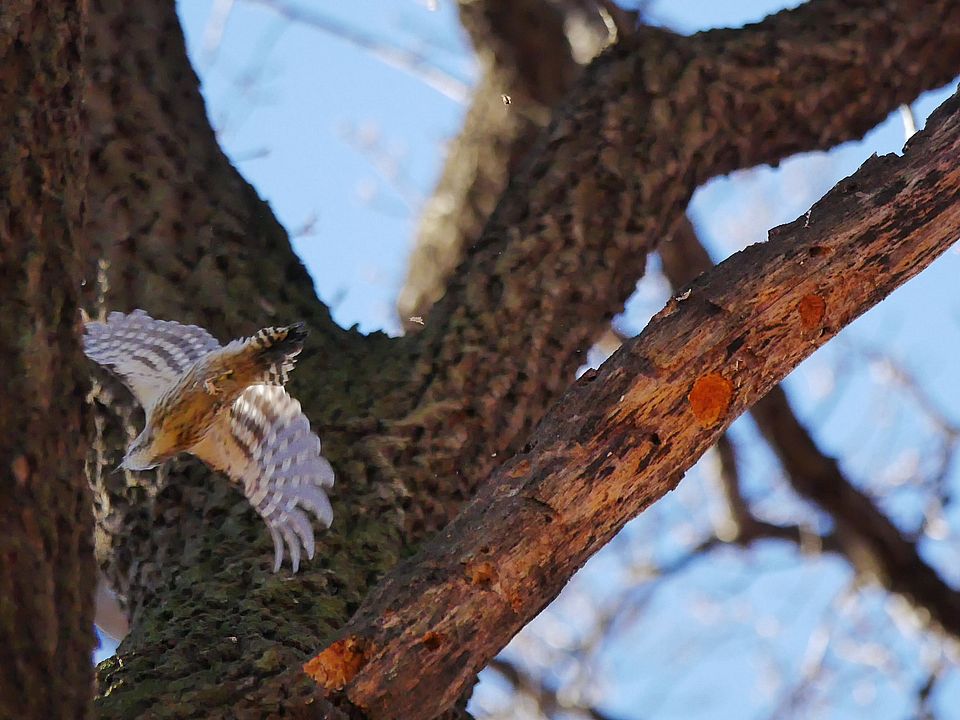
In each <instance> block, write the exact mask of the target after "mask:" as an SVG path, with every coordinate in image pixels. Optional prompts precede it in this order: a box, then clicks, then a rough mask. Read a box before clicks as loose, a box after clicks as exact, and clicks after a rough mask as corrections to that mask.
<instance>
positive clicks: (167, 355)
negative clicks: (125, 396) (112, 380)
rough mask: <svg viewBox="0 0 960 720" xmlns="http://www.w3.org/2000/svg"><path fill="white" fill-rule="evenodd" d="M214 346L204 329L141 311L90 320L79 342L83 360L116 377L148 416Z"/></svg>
mask: <svg viewBox="0 0 960 720" xmlns="http://www.w3.org/2000/svg"><path fill="white" fill-rule="evenodd" d="M219 347H220V343H219V342H217V340H216V338H214V337H213V336H212V335H211V334H210V333H208V332H207V331H206V330H204V329H203V328H200V327H197V326H196V325H181V324H180V323H178V322H173V321H170V320H154V319H153V318H152V317H150V316H149V315H147V313H145V312H144V311H143V310H134V311H133V312H132V313H129V314H126V315H125V314H124V313H120V312H112V313H110V315H108V316H107V321H106V322H99V321H90V322H88V323H87V324H86V333H85V334H84V338H83V351H84V352H85V353H86V354H87V357H89V358H90V359H91V360H93V361H94V362H96V363H98V364H99V365H102V366H103V367H105V368H107V369H108V370H111V371H112V372H113V373H114V374H116V375H117V376H119V378H120V379H121V380H122V381H123V383H124V384H125V385H126V386H127V387H128V388H130V390H131V391H132V392H133V394H134V395H135V396H136V398H137V401H138V402H139V403H140V404H141V405H142V406H143V408H144V410H146V411H147V413H148V414H149V412H150V408H152V407H153V404H154V403H155V402H156V400H157V398H158V397H160V395H162V394H163V392H164V390H166V389H167V388H168V387H170V386H171V385H172V384H173V383H174V382H176V380H177V379H178V378H179V377H180V376H181V375H182V374H183V373H184V372H185V371H186V370H187V368H189V367H190V366H191V365H193V363H195V362H196V361H197V360H199V359H200V358H202V357H203V356H204V355H206V354H207V353H209V352H211V351H212V350H216V349H217V348H219Z"/></svg>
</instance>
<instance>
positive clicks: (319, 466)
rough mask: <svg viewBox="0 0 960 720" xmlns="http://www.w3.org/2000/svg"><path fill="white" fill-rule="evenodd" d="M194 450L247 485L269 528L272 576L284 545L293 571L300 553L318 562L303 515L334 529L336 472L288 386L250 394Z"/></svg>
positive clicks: (260, 387)
mask: <svg viewBox="0 0 960 720" xmlns="http://www.w3.org/2000/svg"><path fill="white" fill-rule="evenodd" d="M190 452H191V453H193V454H194V455H196V456H197V457H199V458H200V459H201V460H203V461H204V462H205V463H207V464H208V465H210V466H211V467H214V468H216V469H217V470H220V471H222V472H224V473H226V474H227V475H229V476H230V477H231V478H233V479H234V480H237V481H238V482H240V483H242V485H243V492H244V494H245V495H246V496H247V499H248V500H249V501H250V504H251V505H253V507H254V509H255V510H256V511H257V512H258V513H259V514H260V516H261V517H263V519H264V521H265V522H266V523H267V527H268V528H269V529H270V535H271V537H272V538H273V547H274V564H273V571H274V572H276V571H277V570H279V569H280V564H281V563H282V562H283V546H284V541H286V545H287V548H288V549H289V552H290V559H291V564H292V565H293V571H294V572H297V570H298V569H299V567H300V551H301V549H303V550H305V551H306V554H307V557H308V558H312V557H313V552H314V538H313V528H312V527H311V525H310V519H309V517H308V516H307V514H306V513H305V512H304V509H306V510H309V511H310V512H312V513H313V514H314V515H316V516H317V518H318V519H319V520H320V522H321V523H323V525H324V527H330V524H331V523H332V522H333V508H331V507H330V500H329V499H328V498H327V494H326V492H325V489H326V488H330V487H332V486H333V468H332V467H331V466H330V463H329V462H327V460H326V458H324V457H323V456H322V455H321V454H320V438H318V437H317V436H316V435H315V434H314V433H313V432H311V430H310V422H309V421H308V420H307V417H306V415H304V414H303V412H302V411H301V410H300V403H299V402H297V401H296V400H294V399H293V398H292V397H290V396H289V395H288V394H287V392H286V391H285V390H284V389H283V388H282V387H280V386H277V385H252V386H251V387H249V388H247V389H246V390H245V391H244V392H243V394H241V395H240V397H239V398H237V400H236V402H234V404H233V405H232V406H231V407H230V410H229V411H227V412H223V413H222V414H221V415H220V417H219V418H218V419H217V421H216V422H215V423H214V425H213V427H212V428H211V429H210V431H209V432H207V434H206V435H205V436H204V438H203V440H201V441H200V442H199V443H198V444H197V445H195V446H194V447H193V448H191V449H190Z"/></svg>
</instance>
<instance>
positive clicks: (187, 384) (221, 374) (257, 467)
mask: <svg viewBox="0 0 960 720" xmlns="http://www.w3.org/2000/svg"><path fill="white" fill-rule="evenodd" d="M305 336H306V332H305V331H304V329H303V326H302V325H292V326H289V327H283V328H265V329H263V330H260V331H259V332H258V333H256V334H255V335H254V336H253V337H251V338H247V339H244V340H234V341H233V342H231V343H228V344H227V345H226V346H224V347H221V346H220V344H219V343H218V342H217V341H216V339H214V338H213V336H212V335H210V334H209V333H208V332H207V331H206V330H204V329H202V328H199V327H196V326H195V325H181V324H179V323H176V322H170V321H161V320H155V319H153V318H151V317H150V316H149V315H147V314H146V313H145V312H144V311H142V310H135V311H134V312H132V313H130V314H123V313H116V312H115V313H111V314H110V315H109V316H108V318H107V320H106V322H96V321H93V322H88V323H87V325H86V335H85V338H84V351H85V352H86V354H87V355H88V356H89V357H90V358H91V359H92V360H94V361H95V362H97V363H98V364H100V365H102V366H104V367H106V368H108V369H109V370H111V371H112V372H114V373H115V374H116V375H117V376H118V377H120V379H121V380H123V382H124V383H125V384H126V385H127V386H128V387H129V388H130V390H131V391H132V392H133V394H134V395H135V396H136V398H137V400H138V401H139V402H140V403H141V405H143V407H144V411H145V412H146V415H147V422H146V426H145V428H144V431H143V432H142V433H141V434H140V436H139V437H138V438H137V439H136V440H135V441H134V442H133V443H132V444H131V446H130V449H129V450H128V452H127V456H126V457H125V458H124V465H125V466H126V467H129V468H130V469H135V470H136V469H146V468H149V467H153V466H155V465H158V464H160V463H162V462H163V461H165V460H167V459H168V458H171V457H173V456H174V455H176V454H177V453H180V452H189V453H191V454H193V455H195V456H197V457H199V458H200V459H201V460H203V461H204V462H206V463H207V464H208V465H210V466H211V467H213V468H216V469H217V470H221V471H223V472H224V473H226V474H227V475H228V476H230V477H231V478H232V479H234V480H235V481H237V482H238V483H239V484H240V485H241V486H242V488H243V492H244V494H245V495H246V497H247V499H248V500H249V501H250V504H251V505H253V507H254V508H255V509H256V510H257V512H258V513H259V514H260V515H261V517H263V519H264V521H265V522H266V523H267V527H268V528H269V529H270V535H271V537H272V538H273V542H274V571H276V570H278V569H279V567H280V564H281V562H282V560H283V554H284V543H286V547H287V549H288V551H289V553H290V557H291V563H292V565H293V570H294V572H296V571H297V569H298V567H299V564H300V555H301V549H302V550H305V551H306V555H307V557H310V558H312V557H313V554H314V536H313V529H312V527H311V524H310V519H309V516H308V514H307V513H306V512H304V511H305V510H306V511H308V512H309V513H312V514H313V515H315V516H316V517H317V518H318V519H319V520H320V521H321V522H322V523H323V525H324V526H325V527H329V526H330V523H331V522H332V521H333V510H332V508H331V507H330V501H329V499H328V498H327V494H326V490H327V489H329V488H331V487H332V486H333V480H334V474H333V468H332V467H331V466H330V463H329V462H327V460H326V459H325V458H324V457H323V456H322V455H321V454H320V439H319V438H318V437H317V436H316V435H315V434H314V433H313V432H312V431H311V430H310V423H309V421H308V420H307V418H306V416H305V415H304V414H303V412H302V411H301V409H300V403H298V402H297V401H296V400H294V399H293V398H292V397H290V395H289V394H287V392H286V390H284V388H283V383H285V382H286V380H287V376H288V373H289V372H290V371H291V370H292V369H293V366H294V362H295V358H296V356H297V354H299V352H300V351H301V349H302V347H303V339H304V337H305Z"/></svg>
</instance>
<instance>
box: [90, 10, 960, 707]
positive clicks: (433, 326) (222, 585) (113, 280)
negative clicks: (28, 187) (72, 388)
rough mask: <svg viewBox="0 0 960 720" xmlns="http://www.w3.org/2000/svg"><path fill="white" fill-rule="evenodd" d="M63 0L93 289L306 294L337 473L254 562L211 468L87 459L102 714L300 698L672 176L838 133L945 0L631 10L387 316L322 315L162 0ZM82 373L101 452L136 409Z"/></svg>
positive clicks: (195, 297)
mask: <svg viewBox="0 0 960 720" xmlns="http://www.w3.org/2000/svg"><path fill="white" fill-rule="evenodd" d="M90 10H91V18H90V42H89V45H90V48H89V50H90V51H89V53H88V55H87V58H86V66H87V68H88V74H89V78H90V87H89V93H90V101H89V105H88V112H89V114H90V125H91V132H92V135H93V148H92V152H91V177H90V183H89V207H90V224H89V231H90V234H91V237H94V238H96V240H97V241H98V243H99V253H96V254H94V257H93V259H92V261H93V260H96V259H97V258H98V257H99V259H101V260H105V261H106V263H107V265H106V272H105V275H106V277H107V280H108V282H109V285H110V289H109V291H108V292H107V293H106V297H105V299H106V304H107V306H108V307H107V309H118V310H129V309H131V308H133V307H144V308H145V309H147V310H148V311H150V312H151V313H153V314H154V315H156V316H158V317H165V318H172V319H177V320H180V321H186V322H196V323H199V324H201V325H204V326H206V327H208V328H210V329H211V330H212V331H213V332H214V333H215V334H217V335H218V336H219V337H221V338H222V339H227V338H229V337H230V336H234V335H237V334H240V333H243V332H248V331H250V330H252V329H253V328H255V327H257V326H258V325H261V324H265V323H270V322H272V321H273V320H274V319H284V320H288V319H304V320H306V321H307V322H308V324H309V326H310V328H311V330H312V331H313V333H312V335H311V338H310V341H309V343H308V347H307V351H306V353H305V355H306V357H305V358H304V360H303V361H302V362H301V363H300V364H299V365H298V369H297V371H296V373H295V374H294V381H293V388H292V390H293V392H294V394H295V395H297V396H298V397H299V398H300V399H301V400H302V402H303V405H304V408H305V410H306V411H307V413H308V415H309V416H310V417H311V420H312V421H313V424H314V426H315V427H316V428H317V430H318V431H319V433H320V435H321V437H322V438H323V441H324V447H325V452H326V453H327V454H328V456H329V457H330V458H331V460H332V461H333V464H334V466H335V468H336V470H337V473H338V484H337V487H336V489H335V493H334V509H335V513H336V518H337V519H336V521H335V524H334V528H333V530H332V531H331V532H329V533H326V534H324V535H322V536H321V538H320V542H319V543H318V548H317V556H318V557H317V559H316V560H315V561H314V562H313V563H311V564H310V565H309V566H308V567H307V568H306V569H305V570H302V571H301V573H300V575H298V576H297V578H296V580H295V581H294V580H291V579H290V578H289V577H287V576H285V575H282V574H281V575H272V574H271V573H269V562H270V541H269V537H268V535H267V534H266V533H265V532H264V530H263V527H262V523H260V521H259V520H258V519H257V518H256V517H255V515H254V514H253V512H252V511H250V510H249V508H247V506H246V503H245V502H244V500H243V499H242V497H241V496H240V494H239V493H238V492H237V491H236V490H235V489H233V488H231V487H230V486H229V485H228V484H227V483H226V482H225V481H224V480H223V478H221V477H219V476H211V475H210V474H209V473H208V472H206V471H205V470H203V469H202V468H201V467H199V466H198V465H197V464H194V463H189V462H186V461H184V462H181V463H176V464H174V466H173V467H172V468H171V469H169V470H168V471H167V472H166V473H165V474H166V483H165V484H161V485H160V486H158V485H157V484H155V482H154V481H153V478H152V477H150V476H146V475H144V476H142V477H134V476H130V477H125V476H123V475H122V474H110V473H106V472H104V473H95V476H96V477H95V480H96V481H97V486H96V489H97V509H98V521H99V522H98V528H99V534H98V545H99V550H100V552H99V557H100V559H101V566H102V567H103V568H104V570H105V571H106V574H107V576H108V577H109V578H110V579H111V581H112V583H113V584H114V586H115V587H116V588H117V589H118V590H119V591H120V592H121V594H123V595H124V596H126V597H127V599H128V603H129V608H130V611H131V613H132V616H133V625H132V632H131V635H130V636H129V637H128V638H127V640H126V641H125V643H124V644H123V645H122V646H121V649H120V655H119V657H118V658H117V659H114V660H111V661H108V662H106V663H105V664H103V665H102V666H101V668H100V683H101V684H100V692H101V697H100V699H99V709H100V712H101V714H102V715H104V716H106V717H117V718H126V717H132V716H138V717H150V716H156V715H164V716H167V717H237V716H241V717H243V716H250V717H260V716H263V715H265V714H269V713H270V712H271V711H274V710H275V711H277V712H279V708H281V707H282V708H284V709H285V711H289V712H293V708H294V706H299V707H301V709H302V711H303V712H304V713H311V712H315V709H316V708H318V707H320V705H319V702H320V701H319V700H318V698H319V694H318V692H319V691H318V688H317V687H316V686H315V685H314V684H313V683H312V681H310V680H309V679H308V678H306V677H305V676H304V674H303V673H302V672H301V671H300V669H299V663H300V662H301V661H303V660H305V659H306V658H307V657H309V655H311V654H312V653H313V652H315V651H316V649H317V648H319V647H321V646H322V645H323V643H324V642H325V641H326V640H328V639H329V638H330V636H331V635H332V633H333V632H334V631H335V629H336V628H338V627H341V626H342V625H343V623H344V622H345V621H346V620H347V618H349V617H350V615H351V614H352V613H353V612H354V610H355V609H356V608H357V607H358V606H359V604H360V602H361V600H362V599H363V597H364V595H365V594H366V593H367V591H368V589H369V588H370V587H371V586H372V585H374V584H375V583H376V582H377V581H378V579H379V578H380V577H381V575H382V574H383V573H384V572H385V571H386V570H388V569H389V568H390V567H391V566H393V565H394V564H395V563H396V562H397V560H398V559H399V558H400V557H401V556H403V555H404V554H406V553H408V552H410V550H411V549H413V548H415V547H416V546H417V544H418V543H420V542H421V541H422V540H423V539H424V538H425V537H426V536H427V535H428V534H429V533H430V532H431V531H432V530H434V529H436V528H439V527H441V526H442V525H443V523H445V522H446V521H447V519H449V518H451V517H453V516H454V515H455V514H456V512H457V511H458V510H459V509H460V507H461V505H462V504H463V503H464V502H465V500H466V499H467V498H469V497H470V496H471V494H472V492H473V490H474V488H475V487H476V485H477V484H478V483H479V482H480V481H481V480H482V479H484V478H486V477H488V476H489V474H490V472H491V471H492V469H493V468H494V467H495V466H496V465H498V464H499V463H500V462H501V461H502V460H503V459H504V457H506V456H507V454H508V453H510V452H511V451H513V450H516V449H517V448H518V447H519V446H520V445H521V444H522V442H523V439H524V438H525V437H526V436H527V435H528V434H529V433H530V431H531V430H532V428H533V427H534V426H535V425H536V423H537V422H538V421H539V420H540V419H541V417H542V416H543V413H544V411H545V409H546V408H547V407H548V405H549V404H550V403H551V402H552V401H554V400H555V399H556V398H557V397H558V395H559V393H560V392H561V391H562V390H563V389H564V388H565V387H566V386H567V385H568V382H569V378H571V377H572V376H573V370H574V368H575V367H576V365H577V364H578V363H579V362H580V358H581V357H582V355H581V353H582V352H583V351H584V350H585V349H586V347H587V346H588V345H589V344H590V343H591V342H592V340H593V338H595V337H596V335H597V333H598V331H599V330H600V328H602V327H603V325H604V323H605V322H606V319H607V318H609V317H610V316H611V315H612V314H614V313H615V312H617V311H618V310H619V309H620V308H621V307H622V303H623V301H624V300H625V299H626V298H627V296H628V295H629V293H630V292H631V290H632V288H633V286H634V283H635V282H636V280H637V278H638V277H639V276H640V275H641V274H642V268H643V263H644V255H645V253H646V251H647V250H648V249H650V248H651V247H653V246H654V245H655V243H656V242H657V240H658V238H659V237H660V236H661V235H662V234H664V232H665V229H668V228H670V227H671V226H672V225H673V224H674V223H675V222H676V221H677V219H678V218H679V217H681V215H682V212H683V210H684V207H685V205H686V200H687V198H688V197H689V194H690V193H691V192H692V190H693V188H694V187H695V186H696V184H697V183H698V182H702V181H703V180H705V179H706V178H708V177H710V176H712V175H713V174H716V173H721V172H726V171H729V170H731V169H734V168H736V167H744V166H748V165H752V164H756V163H758V162H765V161H775V160H777V159H779V158H781V157H785V156H786V155H789V154H791V153H794V152H797V151H800V150H806V149H815V148H820V149H825V148H828V147H830V146H832V145H834V144H836V143H837V142H840V141H842V140H846V139H849V138H854V137H858V136H859V135H861V134H862V133H863V132H865V131H866V130H867V129H868V128H870V127H871V126H872V125H874V124H875V123H876V122H877V121H879V120H880V119H882V117H883V116H884V115H885V114H886V113H887V112H888V111H890V110H892V109H893V108H894V107H895V106H896V105H897V104H898V103H900V102H904V101H907V100H910V99H912V98H913V97H915V96H916V95H917V94H918V93H919V92H920V91H922V90H924V89H928V88H930V87H935V86H938V85H940V84H942V83H943V82H946V81H947V80H948V79H949V78H950V77H951V76H952V74H953V73H954V72H955V70H956V68H958V67H960V42H958V33H960V22H958V20H960V7H958V6H957V4H956V3H951V2H945V1H941V2H929V3H912V2H900V3H896V2H889V1H888V2H883V3H875V2H870V3H867V2H862V3H842V2H838V1H831V0H820V1H819V2H814V3H812V4H811V5H810V6H805V7H803V8H801V9H800V10H798V11H794V12H791V13H783V14H780V15H778V16H776V17H774V18H772V19H770V20H768V21H766V22H765V23H763V24H761V25H757V26H753V27H750V28H747V29H744V30H742V31H717V32H711V33H705V34H703V35H698V36H695V37H693V38H681V37H677V36H673V35H671V34H669V33H665V32H663V31H658V30H649V31H642V32H641V34H639V35H638V36H637V38H636V40H634V41H631V42H629V43H624V44H622V45H621V46H619V47H617V48H614V49H613V50H611V51H609V52H608V53H606V54H605V55H603V56H602V57H601V58H600V59H598V60H597V61H596V62H595V63H594V64H593V65H592V66H591V68H590V69H589V70H588V71H587V72H586V74H585V76H584V77H583V78H582V79H581V80H580V81H579V83H578V84H577V86H576V89H575V90H574V92H573V93H572V95H571V96H570V99H569V100H568V101H567V102H566V104H565V106H564V107H563V108H562V109H560V110H559V111H558V112H557V113H556V116H555V121H554V123H553V124H552V126H551V129H550V131H549V132H548V134H547V135H546V136H545V137H543V138H541V140H540V142H539V143H538V145H537V146H536V149H534V151H533V155H532V156H531V161H530V162H529V163H528V164H527V165H526V166H525V168H524V169H523V170H522V171H520V172H519V174H518V175H517V177H516V179H515V181H514V182H513V184H512V186H511V188H510V189H509V190H508V191H507V194H506V195H505V197H504V199H503V200H502V201H501V203H500V205H499V208H498V210H497V211H496V213H495V215H494V219H493V220H492V222H491V223H490V224H489V225H488V226H487V228H486V230H485V231H484V232H483V234H482V237H481V239H480V240H479V241H478V242H477V243H476V244H475V246H474V247H473V249H472V251H471V252H470V254H469V256H468V257H467V259H466V261H465V263H464V264H463V265H462V266H461V267H460V269H459V270H458V272H457V274H456V276H455V279H454V280H453V281H452V283H451V289H450V292H449V293H448V296H447V298H446V300H444V301H443V302H442V303H441V304H440V305H439V306H437V308H435V309H434V310H433V311H432V313H431V316H430V320H429V322H428V324H427V328H426V329H425V331H424V333H422V334H421V335H420V336H418V337H416V338H407V339H403V340H395V341H390V340H388V339H386V338H384V337H383V336H379V335H377V336H370V337H366V338H363V337H361V336H359V335H358V334H357V333H354V332H350V331H345V330H341V329H339V328H337V327H336V326H335V325H334V324H333V323H332V321H331V320H330V317H329V313H328V312H327V311H326V309H325V308H324V307H323V306H322V305H321V304H320V303H319V302H318V301H317V300H316V298H315V295H314V293H313V287H312V283H311V282H310V279H309V278H308V276H307V275H306V273H305V272H304V270H303V268H302V266H301V265H300V263H299V261H297V259H296V257H295V256H294V254H293V253H292V251H291V250H290V247H289V243H288V241H287V239H286V237H285V235H284V233H283V231H282V229H281V228H280V227H279V225H278V224H277V223H276V221H275V220H274V219H273V218H272V216H271V215H270V213H269V210H268V208H267V207H266V206H265V205H264V204H263V203H262V202H261V201H260V200H259V199H258V198H257V197H256V195H255V193H254V192H253V191H252V190H251V189H250V187H249V186H248V185H247V184H246V183H244V182H243V180H242V179H241V178H240V177H239V175H238V174H237V173H236V171H235V170H234V169H232V168H231V167H230V166H229V163H228V162H227V161H226V159H225V158H224V157H223V155H222V153H221V152H220V150H219V149H218V148H217V147H216V144H215V138H214V136H213V133H212V132H211V131H210V128H209V125H208V123H207V121H206V118H205V117H204V112H203V104H202V101H201V99H200V96H199V93H198V91H197V81H196V77H195V76H194V74H193V71H192V70H191V69H190V67H189V64H188V62H187V60H186V57H185V54H184V50H183V44H182V38H181V37H180V30H179V27H178V25H177V21H176V17H175V14H174V11H173V7H172V3H170V4H166V3H123V2H120V0H97V1H96V2H92V3H91V8H90ZM878 69H879V70H878ZM881 70H882V72H881ZM92 261H91V266H90V267H89V268H88V271H87V277H88V278H90V279H92V278H93V277H94V268H93V267H92ZM93 285H94V283H92V282H91V283H88V286H90V287H92V286H93ZM88 305H89V307H90V309H91V310H96V308H95V307H94V306H95V302H94V298H93V297H92V296H91V297H90V298H89V300H88ZM291 316H292V317H291ZM100 380H101V384H102V387H100V388H99V390H98V392H97V394H96V399H97V406H98V409H99V411H98V418H97V419H98V428H99V431H100V432H99V436H98V439H97V443H96V445H95V450H97V453H99V454H97V453H95V457H94V458H93V463H94V466H95V467H97V468H99V467H104V468H105V467H108V466H110V465H111V464H115V463H116V460H117V458H118V455H119V453H120V452H121V451H122V446H123V445H124V444H125V442H126V440H127V439H128V434H127V432H128V430H129V429H130V428H132V427H136V426H138V425H139V422H140V420H139V419H138V417H137V414H136V412H135V411H134V410H133V409H132V407H131V403H130V399H129V395H128V394H127V393H125V391H122V390H121V389H119V388H118V387H117V386H116V385H115V384H112V383H110V382H108V380H107V379H106V378H100ZM518 521H519V520H518ZM318 712H319V711H318Z"/></svg>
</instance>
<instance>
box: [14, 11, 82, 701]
mask: <svg viewBox="0 0 960 720" xmlns="http://www.w3.org/2000/svg"><path fill="white" fill-rule="evenodd" d="M82 14H83V13H82V9H81V8H80V7H78V6H77V4H76V3H73V2H67V1H63V2H59V1H56V0H55V1H51V2H46V3H39V4H38V3H32V2H20V1H17V0H13V1H11V2H6V3H4V6H3V8H2V10H0V138H2V139H0V144H2V158H0V307H2V308H3V316H2V317H3V319H2V320H0V351H2V356H3V373H2V382H3V392H2V411H0V528H2V532H0V668H3V671H2V672H0V717H3V718H18V719H20V718H23V719H24V720H27V719H29V718H36V720H46V719H48V718H67V717H69V718H79V717H85V716H86V715H87V714H88V712H87V711H88V709H89V705H90V699H91V698H90V691H91V688H92V687H93V668H92V667H91V654H92V652H93V648H94V645H95V638H94V633H93V597H92V595H90V594H89V590H90V589H91V588H92V585H91V583H92V581H93V578H94V577H95V567H94V564H93V546H92V536H93V512H92V503H91V496H90V492H89V489H88V487H87V481H86V478H85V475H84V457H85V454H86V448H85V446H86V436H87V432H86V430H87V417H88V411H87V405H86V402H85V400H84V396H85V394H86V388H87V387H88V386H89V381H88V380H87V374H86V372H85V369H84V363H83V361H82V357H83V356H82V353H81V351H80V343H79V339H78V329H79V321H80V315H79V305H78V299H79V293H80V283H81V274H80V259H81V252H83V249H84V248H83V245H82V243H81V232H80V231H81V222H80V221H81V208H82V192H83V184H84V177H85V174H86V164H87V158H86V146H85V142H84V135H83V133H82V132H81V124H80V108H81V97H82V90H83V83H82V76H81V45H82V42H81V40H82Z"/></svg>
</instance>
